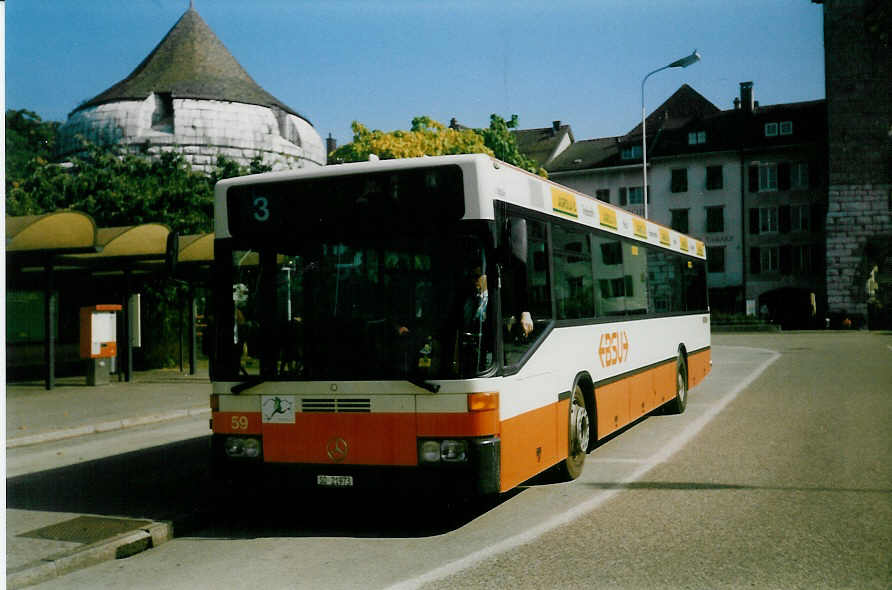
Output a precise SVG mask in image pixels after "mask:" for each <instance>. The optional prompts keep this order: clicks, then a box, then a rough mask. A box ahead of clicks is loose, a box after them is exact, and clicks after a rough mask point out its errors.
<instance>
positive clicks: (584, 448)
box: [557, 383, 591, 481]
mask: <svg viewBox="0 0 892 590" xmlns="http://www.w3.org/2000/svg"><path fill="white" fill-rule="evenodd" d="M590 436H591V412H590V411H589V409H588V406H587V404H586V403H585V396H584V395H583V393H582V388H581V387H580V386H579V384H578V383H577V384H576V385H574V386H573V395H572V397H571V398H570V419H569V427H568V428H567V458H566V459H564V460H563V461H562V462H561V463H558V465H557V467H558V469H557V474H558V476H559V477H560V479H561V480H562V481H571V480H574V479H576V478H577V477H579V476H580V475H581V474H582V468H583V467H584V466H585V456H586V454H587V453H588V448H589V437H590Z"/></svg>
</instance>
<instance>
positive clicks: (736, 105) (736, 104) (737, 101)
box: [734, 96, 740, 111]
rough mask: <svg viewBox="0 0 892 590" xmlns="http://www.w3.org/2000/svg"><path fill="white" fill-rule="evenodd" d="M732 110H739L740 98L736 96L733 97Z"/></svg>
mask: <svg viewBox="0 0 892 590" xmlns="http://www.w3.org/2000/svg"><path fill="white" fill-rule="evenodd" d="M734 110H735V111H739V110H740V99H739V98H738V97H736V96H735V97H734Z"/></svg>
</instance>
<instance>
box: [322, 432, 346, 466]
mask: <svg viewBox="0 0 892 590" xmlns="http://www.w3.org/2000/svg"><path fill="white" fill-rule="evenodd" d="M347 449H348V445H347V441H346V440H344V439H343V438H341V437H339V436H335V437H332V438H330V439H328V442H327V443H325V453H326V454H327V455H328V458H329V459H331V460H332V461H334V462H335V463H340V462H341V461H343V460H344V459H346V458H347Z"/></svg>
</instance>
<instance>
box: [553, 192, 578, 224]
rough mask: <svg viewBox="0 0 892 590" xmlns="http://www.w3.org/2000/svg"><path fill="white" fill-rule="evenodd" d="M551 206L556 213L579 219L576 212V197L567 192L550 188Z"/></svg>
mask: <svg viewBox="0 0 892 590" xmlns="http://www.w3.org/2000/svg"><path fill="white" fill-rule="evenodd" d="M551 206H552V207H553V208H554V210H555V211H557V212H558V213H563V214H564V215H569V216H570V217H579V212H578V211H577V210H576V197H575V196H574V195H572V194H571V193H568V192H567V191H562V190H561V189H559V188H555V187H551Z"/></svg>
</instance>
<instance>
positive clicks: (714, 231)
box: [546, 82, 827, 327]
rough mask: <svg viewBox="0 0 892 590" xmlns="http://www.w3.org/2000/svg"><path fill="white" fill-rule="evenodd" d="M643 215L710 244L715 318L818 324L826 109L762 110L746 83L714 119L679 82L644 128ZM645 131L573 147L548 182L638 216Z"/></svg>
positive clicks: (556, 160)
mask: <svg viewBox="0 0 892 590" xmlns="http://www.w3.org/2000/svg"><path fill="white" fill-rule="evenodd" d="M647 121H648V122H647V132H648V133H647V136H648V148H647V154H648V197H649V199H648V212H647V213H648V217H649V218H650V219H652V220H654V221H656V222H658V223H662V224H663V225H666V226H669V227H672V228H674V229H677V230H679V231H682V232H684V233H687V234H690V235H693V236H695V237H697V238H699V239H702V240H703V241H704V242H705V243H706V245H707V256H708V270H709V272H708V285H709V289H710V305H711V308H712V309H713V310H714V311H721V312H743V311H745V310H749V311H751V312H755V313H760V312H761V313H764V315H766V316H767V319H770V320H772V321H775V322H777V323H780V324H782V325H785V326H787V327H793V326H795V327H806V326H815V325H817V324H818V323H819V322H820V321H821V318H823V313H824V312H825V310H826V287H825V284H826V283H825V280H824V239H825V238H824V217H825V214H826V210H827V176H826V147H827V126H826V104H825V101H823V100H818V101H809V102H801V103H789V104H779V105H769V106H759V104H758V103H757V102H756V101H755V100H753V85H752V83H751V82H745V83H742V84H741V94H740V96H739V97H738V98H736V99H735V101H734V107H733V108H731V109H728V110H720V109H719V108H718V107H716V106H715V105H713V104H712V103H711V102H709V101H708V100H706V99H705V98H703V97H702V96H700V95H699V94H698V93H697V92H696V91H695V90H694V89H693V88H691V87H690V86H687V85H684V86H682V87H681V88H680V89H679V90H678V91H677V92H675V93H674V94H673V95H672V96H671V97H670V98H669V99H667V100H666V101H665V102H664V103H663V104H662V105H660V106H659V107H658V108H657V109H655V111H654V112H653V113H651V114H650V115H649V116H648V120H647ZM641 155H642V148H641V126H640V124H639V125H636V126H635V127H634V128H633V129H631V130H630V131H629V133H628V134H626V135H624V136H619V137H604V138H598V139H590V140H584V141H578V142H575V143H573V144H571V145H570V146H568V147H567V148H566V149H564V150H563V151H561V152H560V153H559V154H557V155H556V156H554V157H553V158H552V160H551V161H550V163H549V164H548V165H546V169H547V170H548V173H549V177H550V178H551V179H553V180H555V181H556V182H559V183H562V184H566V185H568V186H571V187H573V188H576V189H578V190H580V191H582V192H584V193H586V194H590V195H592V196H594V197H596V198H598V199H601V200H603V201H608V202H612V203H614V204H617V205H619V206H621V207H624V208H626V209H629V210H631V211H633V212H635V213H637V214H639V215H643V214H644V201H643V190H642V169H641V168H642V167H641Z"/></svg>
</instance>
